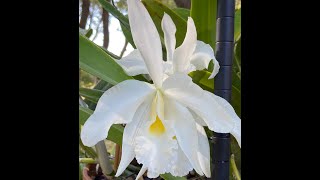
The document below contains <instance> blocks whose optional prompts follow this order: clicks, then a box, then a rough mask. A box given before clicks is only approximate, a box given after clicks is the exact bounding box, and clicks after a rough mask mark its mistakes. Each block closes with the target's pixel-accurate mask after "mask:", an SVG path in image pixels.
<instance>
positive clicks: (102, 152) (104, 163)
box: [95, 140, 113, 176]
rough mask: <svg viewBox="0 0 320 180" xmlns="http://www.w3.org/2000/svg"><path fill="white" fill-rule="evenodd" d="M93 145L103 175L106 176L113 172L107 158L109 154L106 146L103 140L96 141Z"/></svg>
mask: <svg viewBox="0 0 320 180" xmlns="http://www.w3.org/2000/svg"><path fill="white" fill-rule="evenodd" d="M95 147H96V151H97V154H98V159H99V164H100V167H101V169H102V172H103V174H104V175H106V176H108V175H110V174H111V173H112V172H113V168H112V166H111V163H110V160H109V155H108V152H107V147H106V145H105V143H104V140H102V141H100V142H98V143H97V144H96V145H95Z"/></svg>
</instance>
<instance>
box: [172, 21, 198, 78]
mask: <svg viewBox="0 0 320 180" xmlns="http://www.w3.org/2000/svg"><path fill="white" fill-rule="evenodd" d="M196 45H197V30H196V26H195V25H194V22H193V19H192V18H191V17H189V18H188V22H187V33H186V37H185V39H184V41H183V43H182V44H181V45H180V46H179V47H178V48H177V49H176V50H175V51H174V54H173V68H174V72H181V73H185V72H186V71H187V68H188V67H189V65H190V58H191V56H192V54H193V52H194V50H195V48H196Z"/></svg>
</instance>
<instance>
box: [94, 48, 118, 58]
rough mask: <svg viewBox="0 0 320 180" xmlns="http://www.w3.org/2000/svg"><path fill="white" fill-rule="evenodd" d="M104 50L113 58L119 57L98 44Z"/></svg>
mask: <svg viewBox="0 0 320 180" xmlns="http://www.w3.org/2000/svg"><path fill="white" fill-rule="evenodd" d="M99 47H100V48H101V49H102V50H103V51H104V52H106V53H107V54H108V55H109V56H111V57H112V58H114V59H120V57H119V56H117V55H115V54H113V53H112V52H110V51H108V49H106V48H104V47H103V46H99Z"/></svg>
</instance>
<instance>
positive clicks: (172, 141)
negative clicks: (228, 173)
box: [81, 0, 241, 179]
mask: <svg viewBox="0 0 320 180" xmlns="http://www.w3.org/2000/svg"><path fill="white" fill-rule="evenodd" d="M128 14H129V22H130V27H131V32H132V36H133V40H134V43H135V45H136V46H137V48H138V50H139V53H140V54H141V57H142V58H143V61H144V64H145V66H146V70H147V72H148V74H149V75H150V77H151V78H152V80H153V83H154V84H149V83H147V82H142V81H138V80H126V81H123V82H121V83H119V84H117V85H115V86H113V87H112V88H110V89H109V90H107V91H106V92H105V93H104V94H103V95H102V96H101V98H100V99H99V101H98V104H97V107H96V109H95V111H94V113H93V114H92V115H91V116H90V117H89V119H88V120H87V121H86V123H85V124H84V126H83V128H82V131H81V139H82V142H83V144H84V145H86V146H94V145H95V144H97V143H98V142H99V141H101V140H104V139H105V138H106V137H107V136H108V131H109V129H110V127H111V125H112V124H126V126H125V128H124V133H123V141H122V156H121V162H120V164H119V167H118V170H117V173H116V176H119V175H120V174H122V172H123V171H124V170H125V169H126V167H127V166H128V165H129V164H130V162H131V161H132V160H133V159H134V158H136V159H137V161H138V163H140V164H142V168H141V170H140V172H139V174H138V176H137V179H138V178H139V177H141V176H142V175H143V174H144V173H145V172H146V170H148V173H147V176H148V177H149V178H156V177H157V176H159V175H160V174H164V173H171V174H172V175H174V176H185V175H187V174H188V173H189V171H191V170H192V169H195V171H196V172H197V173H198V174H199V175H206V176H207V177H210V176H211V172H210V148H209V143H208V138H207V135H206V133H205V131H204V128H203V126H208V128H209V129H210V130H212V131H215V132H219V133H231V134H233V135H234V136H235V137H236V139H237V141H238V143H239V145H240V136H241V126H240V119H239V117H238V116H237V115H236V113H235V111H234V110H233V108H232V106H231V105H230V104H229V103H228V102H227V101H226V100H224V99H223V98H220V97H218V96H215V95H214V94H212V93H210V92H207V91H204V90H203V89H201V88H200V87H199V86H198V85H196V84H195V83H193V82H192V79H191V78H190V77H189V76H188V75H187V74H186V73H185V71H186V69H188V65H187V64H188V63H187V61H184V60H185V58H189V57H187V56H186V54H189V55H188V56H191V55H192V53H190V49H192V47H195V46H196V45H195V44H196V39H194V38H192V40H190V39H189V38H187V37H191V36H189V35H188V34H191V33H194V34H196V31H195V28H194V29H193V30H189V29H190V28H188V32H187V36H186V40H185V41H184V42H183V44H182V46H180V47H179V48H180V49H179V48H177V50H175V52H174V54H176V55H173V57H175V61H180V62H177V63H176V64H174V63H173V66H172V67H173V69H174V73H173V74H171V75H170V76H167V77H166V78H164V76H165V75H164V69H165V64H164V63H162V62H163V60H162V48H161V42H160V37H159V34H158V32H157V30H156V27H155V25H154V24H153V22H152V19H151V17H150V15H149V14H148V12H147V10H146V9H145V7H144V6H143V4H142V3H141V2H140V1H139V0H128ZM190 24H193V21H192V19H191V18H189V20H188V26H192V25H190ZM192 37H194V36H192ZM169 46H170V45H169ZM191 46H192V47H191ZM171 47H172V46H171ZM178 57H180V58H182V60H180V58H178ZM182 72H184V73H182Z"/></svg>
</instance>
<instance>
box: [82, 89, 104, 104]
mask: <svg viewBox="0 0 320 180" xmlns="http://www.w3.org/2000/svg"><path fill="white" fill-rule="evenodd" d="M103 93H104V91H101V90H97V89H88V88H80V89H79V94H80V95H81V96H83V97H85V98H86V99H87V100H89V101H91V102H94V103H97V102H98V100H99V98H100V97H101V96H102V94H103Z"/></svg>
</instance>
